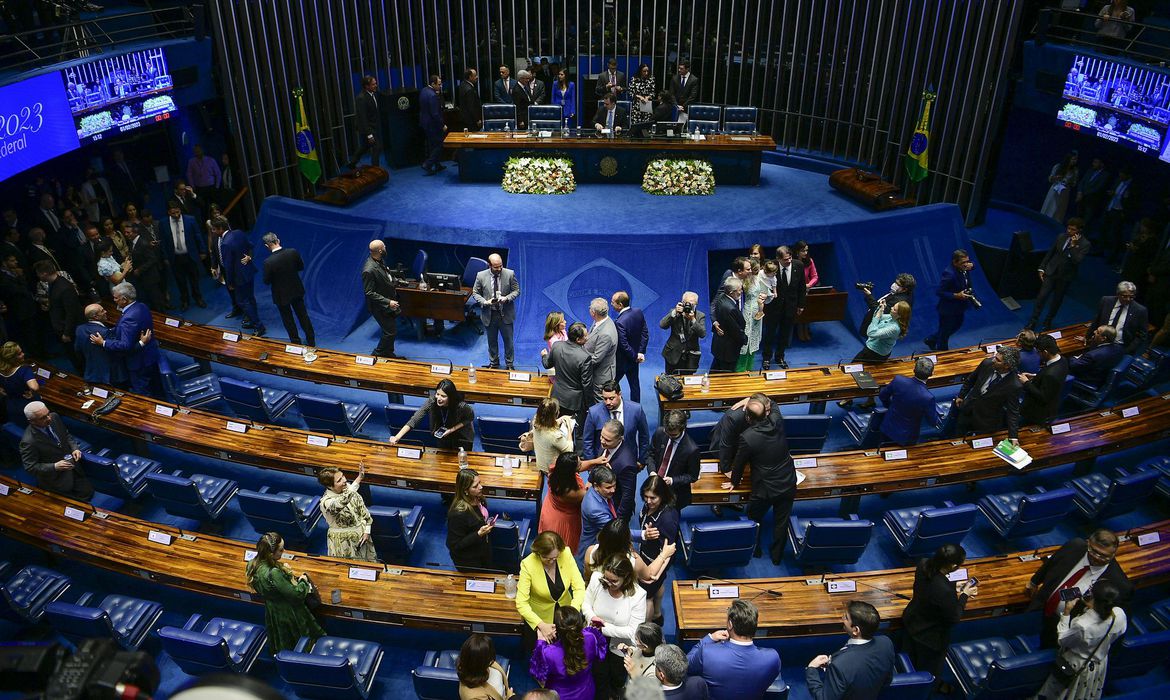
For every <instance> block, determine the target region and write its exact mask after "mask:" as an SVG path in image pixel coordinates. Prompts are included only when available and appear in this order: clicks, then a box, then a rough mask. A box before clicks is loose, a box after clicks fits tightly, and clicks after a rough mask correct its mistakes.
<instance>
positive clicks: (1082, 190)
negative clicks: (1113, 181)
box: [1077, 158, 1109, 231]
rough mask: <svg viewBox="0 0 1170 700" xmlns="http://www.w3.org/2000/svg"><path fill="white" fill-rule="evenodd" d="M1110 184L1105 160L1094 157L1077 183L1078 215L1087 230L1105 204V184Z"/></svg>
mask: <svg viewBox="0 0 1170 700" xmlns="http://www.w3.org/2000/svg"><path fill="white" fill-rule="evenodd" d="M1108 184H1109V173H1108V172H1106V170H1105V161H1103V160H1101V159H1100V158H1094V159H1093V163H1092V165H1091V166H1090V168H1089V169H1088V170H1087V171H1085V174H1084V175H1082V176H1081V181H1080V183H1078V184H1077V216H1079V217H1081V220H1082V221H1084V222H1085V229H1086V231H1087V230H1088V229H1090V228H1091V227H1092V226H1093V220H1094V219H1096V218H1097V217H1098V216H1099V215H1100V214H1101V208H1102V207H1104V206H1105V186H1106V185H1108Z"/></svg>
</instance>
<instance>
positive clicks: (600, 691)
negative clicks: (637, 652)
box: [581, 555, 646, 698]
mask: <svg viewBox="0 0 1170 700" xmlns="http://www.w3.org/2000/svg"><path fill="white" fill-rule="evenodd" d="M581 612H582V613H583V614H584V615H585V620H586V621H587V622H588V623H589V624H590V625H592V626H593V627H597V628H600V629H601V633H602V634H603V635H605V637H606V638H607V639H609V653H608V654H606V656H605V658H604V659H603V660H602V662H601V666H600V668H599V669H598V675H597V681H598V687H597V695H596V697H598V698H616V697H621V690H622V686H624V685H625V684H626V679H627V678H628V676H627V674H626V668H625V654H624V653H622V651H621V649H620V648H619V647H620V645H622V644H625V645H627V646H629V645H633V644H634V636H635V631H636V630H637V629H638V625H641V624H642V623H643V622H645V621H646V591H645V590H643V589H642V587H641V586H639V585H638V580H637V577H636V576H635V575H634V565H633V564H632V563H630V559H629V557H625V556H621V555H619V556H615V557H612V558H610V559H609V560H607V561H606V562H605V563H604V564H603V565H602V567H601V569H600V570H599V571H594V572H593V575H592V576H590V578H589V586H588V587H587V588H586V589H585V602H584V604H583V605H582V608H581Z"/></svg>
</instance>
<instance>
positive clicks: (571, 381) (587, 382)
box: [540, 323, 594, 425]
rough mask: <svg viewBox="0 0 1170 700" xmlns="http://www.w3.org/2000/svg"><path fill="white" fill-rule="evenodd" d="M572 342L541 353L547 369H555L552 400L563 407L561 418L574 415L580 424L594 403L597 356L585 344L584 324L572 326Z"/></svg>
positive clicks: (556, 345)
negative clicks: (594, 373) (595, 359)
mask: <svg viewBox="0 0 1170 700" xmlns="http://www.w3.org/2000/svg"><path fill="white" fill-rule="evenodd" d="M568 335H569V339H568V340H567V341H565V342H563V343H553V346H552V349H551V350H550V349H548V348H544V349H541V351H540V363H541V364H542V365H544V368H545V369H555V370H556V373H557V380H556V381H555V382H553V387H552V397H553V398H554V399H556V400H557V403H559V404H560V406H561V415H562V416H564V415H569V416H573V418H574V419H575V420H574V422H575V423H576V424H577V425H582V424H583V423H584V422H585V420H584V416H585V409H587V408H589V406H590V405H592V403H593V400H594V399H593V357H592V356H590V355H589V353H588V352H587V351H586V350H585V348H584V345H585V343H586V342H587V339H588V337H589V331H587V330H586V329H585V324H584V323H574V324H573V325H571V326H569V331H568Z"/></svg>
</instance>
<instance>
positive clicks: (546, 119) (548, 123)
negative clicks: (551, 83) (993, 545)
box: [528, 105, 563, 131]
mask: <svg viewBox="0 0 1170 700" xmlns="http://www.w3.org/2000/svg"><path fill="white" fill-rule="evenodd" d="M562 115H563V110H562V109H561V106H560V105H529V106H528V130H529V131H559V130H560V128H561V123H562V122H561V119H562V118H563V116H562Z"/></svg>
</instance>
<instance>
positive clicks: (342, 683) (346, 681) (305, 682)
mask: <svg viewBox="0 0 1170 700" xmlns="http://www.w3.org/2000/svg"><path fill="white" fill-rule="evenodd" d="M276 665H277V667H278V668H279V670H280V677H281V678H283V679H284V680H285V681H286V682H288V683H291V684H294V685H297V686H301V687H300V688H298V689H297V694H298V695H301V694H303V693H304V692H305V691H306V690H309V692H311V693H312V695H313V696H314V697H322V696H324V697H328V694H329V693H330V692H331V691H332V692H336V691H342V690H353V691H355V692H356V691H357V689H358V680H357V676H356V674H355V673H354V670H353V666H352V665H351V664H350V662H349V657H346V656H324V655H320V654H305V653H302V652H297V651H282V652H279V653H277V654H276ZM310 689H312V690H310ZM318 693H320V694H318Z"/></svg>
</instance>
